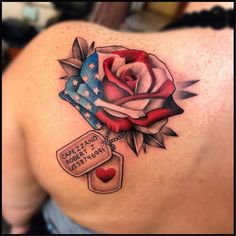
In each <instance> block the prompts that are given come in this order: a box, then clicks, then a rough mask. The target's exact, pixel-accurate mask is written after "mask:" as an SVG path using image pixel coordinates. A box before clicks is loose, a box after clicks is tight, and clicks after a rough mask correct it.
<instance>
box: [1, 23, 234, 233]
mask: <svg viewBox="0 0 236 236" xmlns="http://www.w3.org/2000/svg"><path fill="white" fill-rule="evenodd" d="M76 36H79V37H82V38H85V39H86V40H87V41H88V42H92V41H95V42H96V44H97V45H99V46H107V45H122V46H124V47H127V48H135V49H140V50H145V51H146V52H150V53H153V54H155V55H157V56H158V57H159V58H161V59H162V60H163V61H165V62H166V64H167V65H168V68H169V69H170V71H171V72H172V75H173V77H174V80H175V83H178V82H179V81H183V80H191V79H200V82H199V83H197V84H196V85H194V86H192V87H191V91H193V92H196V93H198V94H199V95H198V96H196V97H193V98H190V99H186V100H179V101H178V104H179V105H180V106H181V107H183V109H184V113H183V114H182V115H180V116H176V117H174V118H173V119H171V120H170V123H169V126H170V127H173V128H174V129H175V131H176V132H177V133H178V135H179V137H178V138H176V139H173V138H168V139H166V147H167V150H162V149H158V150H157V149H155V148H151V147H150V148H148V150H147V154H144V153H143V152H141V153H140V155H139V157H138V159H137V157H135V155H134V154H133V153H132V151H130V150H128V149H127V146H126V145H124V144H123V143H122V142H118V143H117V144H116V145H117V150H119V152H120V153H125V160H126V162H125V170H124V179H125V181H124V183H123V188H122V189H121V190H120V191H119V192H116V193H113V194H107V195H102V194H95V193H93V192H91V191H89V190H88V188H87V182H86V179H85V178H83V177H80V178H74V177H72V176H70V175H68V174H67V173H66V172H65V171H63V170H62V169H61V167H60V166H59V165H58V162H57V160H56V155H55V153H56V150H58V149H59V148H61V147H62V146H64V145H65V144H67V143H69V142H70V141H72V140H73V139H76V138H77V137H79V136H81V135H83V134H84V133H86V132H87V131H89V130H91V127H90V126H89V124H88V123H87V122H86V121H85V120H84V119H83V118H82V116H81V115H80V114H79V113H78V112H77V111H76V110H75V109H73V108H72V107H71V106H69V105H67V104H66V103H65V102H64V101H62V100H61V99H60V98H59V97H58V93H59V92H60V91H61V90H63V88H64V83H65V82H64V81H61V80H59V79H58V78H59V77H61V76H63V75H64V71H63V70H62V69H61V67H60V65H59V63H58V61H57V60H58V59H61V58H66V57H67V56H68V52H70V50H71V44H72V42H73V40H74V38H75V37H76ZM232 48H233V31H232V30H230V29H224V30H220V31H213V30H212V29H200V28H194V29H183V30H176V31H170V32H165V33H147V34H138V33H124V32H122V33H121V32H116V31H110V30H108V29H105V28H103V27H101V26H97V25H93V24H89V23H85V22H68V23H63V24H59V25H57V26H53V27H52V28H50V29H48V30H46V31H44V32H43V33H41V34H40V35H39V36H38V37H37V38H36V39H34V40H33V41H32V42H31V43H30V44H29V46H28V47H27V48H26V49H25V50H24V51H23V52H22V53H21V55H20V56H19V57H18V58H17V59H16V60H15V62H14V63H13V64H12V65H11V66H10V67H9V68H8V70H7V71H6V72H5V73H4V76H3V77H4V79H3V111H4V112H3V215H4V217H5V218H6V220H7V221H8V222H9V223H10V224H11V225H13V226H16V227H17V226H24V225H27V224H28V222H29V220H30V218H31V216H32V215H33V214H34V213H35V211H36V210H37V209H38V207H39V206H40V205H41V204H42V202H43V201H44V199H45V196H46V195H47V194H49V195H50V196H51V197H52V198H53V199H54V200H55V201H56V203H57V204H58V205H59V206H60V207H61V209H62V210H63V212H64V213H65V214H66V215H68V216H69V217H70V218H71V219H73V220H74V221H75V222H78V223H79V224H81V225H83V226H86V227H88V228H89V229H91V230H94V231H97V232H104V233H232V232H233V189H232V188H233V150H232V149H233V101H232V100H233V99H232V98H233V62H232V61H233V60H232V58H233V55H232Z"/></svg>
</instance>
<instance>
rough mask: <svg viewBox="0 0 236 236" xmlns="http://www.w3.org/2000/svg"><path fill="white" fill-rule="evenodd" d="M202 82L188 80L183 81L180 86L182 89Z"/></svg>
mask: <svg viewBox="0 0 236 236" xmlns="http://www.w3.org/2000/svg"><path fill="white" fill-rule="evenodd" d="M199 81H200V80H199V79H198V80H187V81H181V82H179V85H180V87H181V88H187V87H189V86H191V85H193V84H196V83H197V82H199Z"/></svg>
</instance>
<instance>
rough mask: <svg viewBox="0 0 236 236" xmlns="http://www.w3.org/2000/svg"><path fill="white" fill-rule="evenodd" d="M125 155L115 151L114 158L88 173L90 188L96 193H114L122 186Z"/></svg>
mask: <svg viewBox="0 0 236 236" xmlns="http://www.w3.org/2000/svg"><path fill="white" fill-rule="evenodd" d="M123 159H124V158H123V156H122V155H121V154H120V153H116V152H113V153H112V158H111V159H110V160H109V161H107V162H105V163H104V164H102V165H101V166H99V167H97V168H96V169H94V170H92V171H90V172H89V173H88V188H89V189H90V190H91V191H93V192H95V193H113V192H116V191H118V190H119V189H120V188H121V186H122V176H123Z"/></svg>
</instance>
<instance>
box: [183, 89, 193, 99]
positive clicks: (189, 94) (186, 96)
mask: <svg viewBox="0 0 236 236" xmlns="http://www.w3.org/2000/svg"><path fill="white" fill-rule="evenodd" d="M195 96H197V93H192V92H188V91H183V90H180V91H179V97H180V98H181V99H187V98H191V97H195Z"/></svg>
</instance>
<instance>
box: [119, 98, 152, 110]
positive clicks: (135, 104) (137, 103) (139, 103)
mask: <svg viewBox="0 0 236 236" xmlns="http://www.w3.org/2000/svg"><path fill="white" fill-rule="evenodd" d="M149 101H150V99H137V100H133V101H128V102H125V103H123V104H122V105H121V106H122V107H127V108H131V109H139V110H143V109H144V108H145V107H146V106H147V104H148V103H149Z"/></svg>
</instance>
